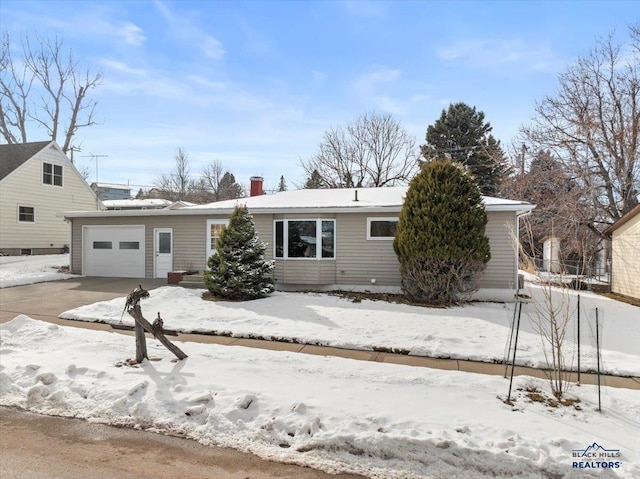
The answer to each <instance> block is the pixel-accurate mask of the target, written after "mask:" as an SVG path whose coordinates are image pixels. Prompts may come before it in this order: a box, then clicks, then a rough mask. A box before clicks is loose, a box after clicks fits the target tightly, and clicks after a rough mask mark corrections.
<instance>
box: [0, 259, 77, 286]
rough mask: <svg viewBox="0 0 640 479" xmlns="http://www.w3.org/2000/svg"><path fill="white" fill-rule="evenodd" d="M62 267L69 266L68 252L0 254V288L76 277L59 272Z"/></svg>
mask: <svg viewBox="0 0 640 479" xmlns="http://www.w3.org/2000/svg"><path fill="white" fill-rule="evenodd" d="M63 267H67V268H68V267H69V254H48V255H36V256H0V288H7V287H9V286H20V285H23V284H33V283H44V282H46V281H57V280H60V279H69V278H75V277H77V276H76V275H73V274H68V273H60V272H59V271H58V270H59V269H60V268H63Z"/></svg>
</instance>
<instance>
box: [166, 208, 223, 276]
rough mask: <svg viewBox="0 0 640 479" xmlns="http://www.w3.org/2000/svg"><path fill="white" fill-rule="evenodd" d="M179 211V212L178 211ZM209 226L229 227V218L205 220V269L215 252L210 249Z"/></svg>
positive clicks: (213, 249)
mask: <svg viewBox="0 0 640 479" xmlns="http://www.w3.org/2000/svg"><path fill="white" fill-rule="evenodd" d="M178 211H181V210H178ZM211 225H224V226H228V225H229V218H224V219H223V218H217V219H208V220H207V229H206V231H205V235H206V236H205V239H204V248H205V252H204V253H205V258H204V264H205V267H207V266H206V265H207V262H208V261H209V258H210V257H211V256H213V255H214V254H215V252H216V249H215V248H211Z"/></svg>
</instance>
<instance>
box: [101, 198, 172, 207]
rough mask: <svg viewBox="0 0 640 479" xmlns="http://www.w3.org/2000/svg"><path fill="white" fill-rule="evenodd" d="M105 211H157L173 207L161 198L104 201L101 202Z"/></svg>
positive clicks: (170, 202) (169, 202)
mask: <svg viewBox="0 0 640 479" xmlns="http://www.w3.org/2000/svg"><path fill="white" fill-rule="evenodd" d="M102 204H103V205H104V207H105V209H107V210H159V209H162V208H168V207H170V206H171V205H173V201H170V200H164V199H161V198H144V199H137V198H128V199H124V200H105V201H103V202H102Z"/></svg>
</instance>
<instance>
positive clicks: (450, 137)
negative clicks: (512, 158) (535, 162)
mask: <svg viewBox="0 0 640 479" xmlns="http://www.w3.org/2000/svg"><path fill="white" fill-rule="evenodd" d="M491 130H492V127H491V125H490V124H489V122H485V120H484V113H483V112H481V111H477V110H476V108H475V107H473V108H471V107H470V106H469V105H467V104H465V103H462V102H460V103H455V104H451V105H449V108H448V110H446V111H445V110H442V114H441V115H440V118H438V120H437V121H436V122H435V123H434V124H433V125H429V127H428V128H427V134H426V140H427V144H426V145H422V146H421V147H420V150H421V152H422V156H423V157H424V159H425V160H427V161H431V160H432V159H435V158H441V157H443V156H448V157H450V158H451V159H452V160H453V161H457V162H459V163H461V164H462V165H464V166H466V167H467V168H469V169H470V170H471V173H472V174H473V176H474V178H475V180H476V182H477V183H478V186H479V187H480V191H481V192H482V194H484V195H495V194H496V192H497V190H498V187H499V186H500V183H502V180H503V179H504V178H505V176H506V173H507V167H506V161H505V155H504V152H503V151H502V147H501V146H500V142H499V141H498V140H496V139H495V138H494V137H493V135H491Z"/></svg>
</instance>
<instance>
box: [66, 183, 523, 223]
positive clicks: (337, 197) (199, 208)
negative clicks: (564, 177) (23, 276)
mask: <svg viewBox="0 0 640 479" xmlns="http://www.w3.org/2000/svg"><path fill="white" fill-rule="evenodd" d="M407 189H408V187H406V186H393V187H382V188H342V189H321V190H309V189H304V190H293V191H282V192H279V193H275V194H273V195H261V196H250V197H248V198H238V199H234V200H226V201H217V202H214V203H208V204H205V205H195V206H186V207H184V208H177V209H176V208H164V209H161V210H158V209H152V208H149V206H147V209H145V210H142V209H141V207H139V208H132V207H131V206H127V205H129V204H130V202H131V201H141V200H109V201H107V202H103V203H107V205H106V206H108V207H109V208H113V207H112V206H109V203H113V202H118V201H120V202H123V206H120V207H119V208H121V210H120V211H117V210H113V209H110V210H109V211H99V212H84V211H70V212H65V213H64V216H65V217H66V218H77V217H93V216H157V215H204V214H215V215H228V214H230V213H231V211H233V209H234V208H235V207H236V206H238V205H246V206H247V207H248V208H249V210H250V211H251V213H253V214H280V213H292V212H293V213H295V212H301V213H307V214H320V213H348V212H367V213H376V212H377V213H389V214H396V213H399V212H400V210H401V209H402V204H403V202H404V198H405V196H406V193H407ZM356 192H357V198H356ZM146 201H150V200H146ZM158 201H166V200H158ZM483 201H484V204H485V207H486V209H487V211H514V212H517V213H526V212H529V211H531V210H533V209H534V208H535V205H532V204H530V203H527V202H525V201H514V200H505V199H502V198H494V197H491V196H485V197H483Z"/></svg>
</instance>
